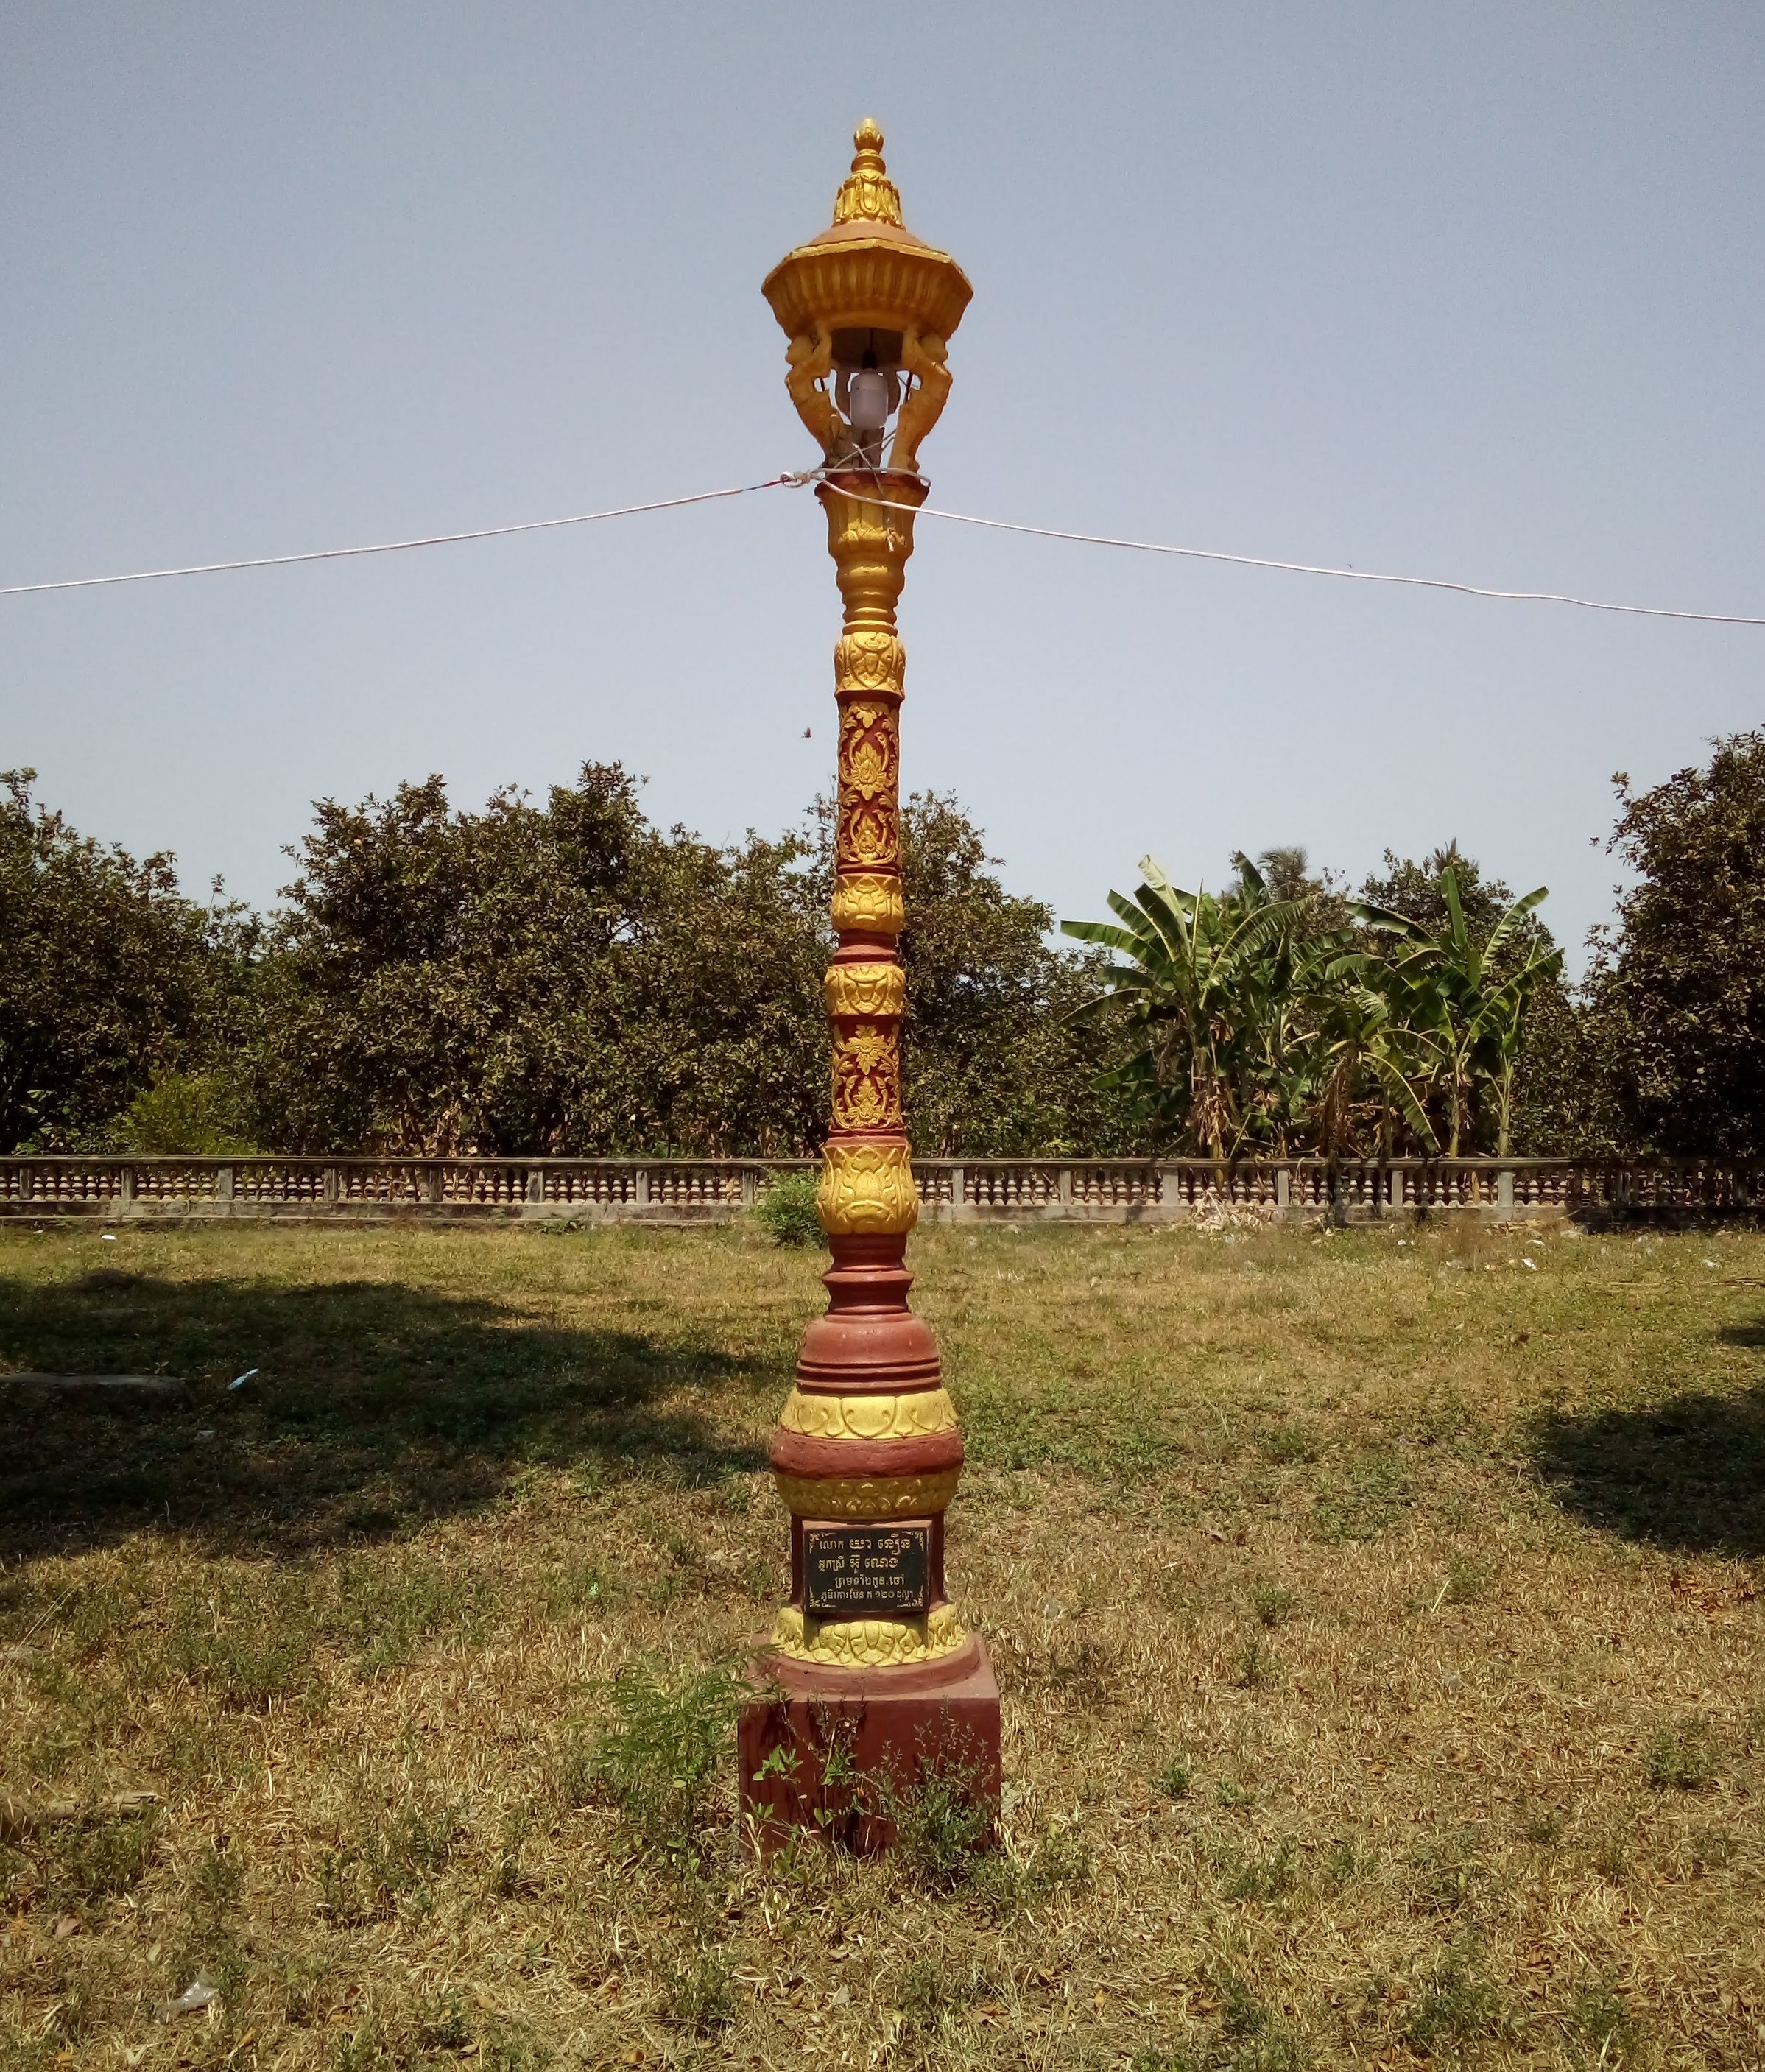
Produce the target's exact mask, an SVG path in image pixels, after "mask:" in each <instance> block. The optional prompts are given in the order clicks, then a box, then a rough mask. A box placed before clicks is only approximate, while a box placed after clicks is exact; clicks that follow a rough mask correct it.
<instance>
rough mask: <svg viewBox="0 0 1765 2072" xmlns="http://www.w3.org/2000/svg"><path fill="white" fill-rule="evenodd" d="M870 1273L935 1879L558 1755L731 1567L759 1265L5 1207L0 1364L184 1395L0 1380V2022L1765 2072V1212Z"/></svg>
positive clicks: (686, 1635) (527, 2051)
mask: <svg viewBox="0 0 1765 2072" xmlns="http://www.w3.org/2000/svg"><path fill="white" fill-rule="evenodd" d="M1528 1252H1529V1253H1530V1255H1531V1256H1533V1259H1534V1260H1536V1262H1537V1264H1536V1268H1533V1269H1528V1268H1525V1267H1524V1266H1522V1265H1521V1264H1519V1263H1518V1262H1519V1261H1520V1259H1521V1258H1522V1257H1523V1256H1524V1255H1525V1254H1526V1253H1528ZM914 1257H915V1264H916V1266H917V1268H918V1270H919V1272H920V1276H921V1279H920V1286H919V1289H918V1300H919V1302H920V1306H921V1307H922V1308H923V1309H924V1310H925V1311H926V1313H928V1315H929V1316H930V1317H931V1318H932V1319H933V1321H934V1322H936V1324H937V1326H938V1327H939V1329H940V1334H941V1336H942V1339H943V1343H944V1352H945V1358H946V1361H947V1363H948V1368H949V1371H950V1375H951V1379H952V1385H953V1387H954V1388H955V1390H956V1392H957V1396H958V1399H959V1401H960V1403H961V1406H962V1408H963V1410H964V1412H965V1417H966V1419H967V1421H968V1424H969V1434H970V1460H971V1464H972V1465H971V1467H970V1470H969V1474H968V1476H967V1478H966V1479H965V1484H964V1489H963V1494H962V1495H961V1497H960V1498H959V1499H958V1503H957V1508H956V1510H955V1511H953V1512H952V1566H953V1574H954V1578H955V1581H956V1583H957V1588H958V1590H959V1593H960V1595H961V1600H962V1601H963V1603H964V1605H965V1609H967V1611H968V1612H969V1614H970V1616H971V1617H972V1618H973V1620H974V1621H975V1622H977V1624H979V1625H980V1626H981V1628H982V1629H983V1630H985V1632H986V1634H988V1636H989V1639H990V1640H991V1642H992V1644H993V1646H994V1656H995V1660H996V1662H997V1664H998V1670H999V1675H1000V1680H1001V1683H1002V1686H1003V1688H1004V1691H1005V1694H1006V1697H1005V1703H1006V1766H1007V1775H1008V1778H1009V1784H1008V1789H1007V1794H1006V1811H1005V1815H1004V1820H1003V1829H1004V1837H1005V1849H1004V1852H1003V1853H1002V1855H1001V1856H997V1857H995V1858H994V1859H992V1860H989V1861H985V1862H983V1863H981V1864H979V1865H978V1866H977V1867H976V1868H975V1870H974V1872H973V1874H972V1875H969V1876H966V1877H961V1876H959V1877H957V1879H956V1881H954V1883H953V1885H952V1883H951V1882H950V1881H948V1879H946V1878H944V1877H940V1875H938V1874H937V1872H936V1865H935V1864H933V1863H932V1861H931V1859H930V1857H929V1856H926V1857H924V1858H922V1861H921V1863H920V1864H918V1865H916V1864H915V1862H914V1861H913V1860H909V1859H908V1858H907V1857H904V1856H903V1857H897V1858H895V1859H894V1860H889V1861H887V1862H883V1863H880V1864H854V1863H851V1862H850V1861H847V1860H842V1859H841V1858H838V1857H837V1856H833V1855H832V1854H831V1853H830V1852H827V1851H825V1850H824V1849H821V1848H809V1849H807V1850H804V1851H803V1852H800V1853H799V1854H798V1855H797V1856H796V1858H795V1859H793V1860H781V1861H780V1863H778V1864H775V1865H774V1866H773V1867H772V1868H771V1870H769V1871H765V1872H763V1871H761V1870H759V1869H757V1868H755V1867H753V1866H752V1865H751V1864H749V1863H747V1861H745V1860H743V1858H742V1857H741V1856H740V1855H739V1852H737V1851H736V1849H735V1848H734V1845H733V1840H732V1837H731V1835H730V1829H729V1824H728V1807H729V1803H730V1796H731V1793H730V1784H731V1781H732V1780H731V1778H730V1774H729V1772H728V1767H727V1764H726V1762H723V1761H722V1760H721V1759H719V1760H718V1762H717V1764H716V1766H715V1769H714V1785H715V1789H714V1790H699V1789H697V1787H696V1786H695V1785H694V1782H693V1778H692V1777H691V1776H688V1777H686V1778H685V1779H684V1780H683V1788H682V1789H681V1791H680V1793H679V1794H678V1796H677V1801H673V1800H669V1799H668V1797H667V1795H666V1794H667V1790H668V1788H669V1786H671V1785H672V1780H671V1779H669V1778H665V1776H664V1778H663V1779H662V1796H661V1797H660V1799H659V1798H658V1797H657V1795H656V1791H655V1790H651V1789H650V1786H652V1785H653V1784H654V1783H655V1782H656V1779H655V1777H654V1775H653V1774H652V1773H649V1772H645V1771H644V1770H642V1766H641V1765H639V1766H638V1767H637V1768H636V1770H632V1769H631V1768H630V1767H629V1766H627V1770H624V1771H621V1770H619V1768H618V1766H617V1765H616V1764H615V1768H614V1770H613V1773H612V1775H611V1786H610V1784H609V1782H608V1778H607V1774H606V1771H605V1764H604V1762H603V1766H602V1769H601V1770H600V1771H599V1772H598V1771H597V1770H596V1766H595V1751H596V1749H597V1748H598V1747H601V1746H603V1744H602V1743H601V1741H599V1738H598V1737H600V1736H602V1735H603V1733H605V1731H606V1729H607V1727H608V1725H609V1724H610V1723H611V1721H612V1720H614V1717H615V1714H614V1710H613V1693H614V1683H613V1679H614V1677H615V1673H616V1672H617V1671H619V1670H620V1669H621V1668H627V1669H630V1668H636V1669H639V1670H641V1671H649V1672H654V1673H655V1674H656V1675H659V1676H660V1684H659V1685H658V1686H657V1687H656V1688H658V1689H660V1691H662V1692H663V1693H664V1696H662V1697H660V1698H658V1699H657V1700H656V1704H657V1705H658V1706H660V1708H662V1711H663V1712H664V1722H663V1724H664V1729H666V1727H667V1726H668V1725H669V1720H672V1723H673V1725H674V1726H676V1727H678V1726H680V1725H681V1724H682V1722H683V1721H684V1722H685V1725H687V1726H689V1727H690V1726H693V1725H695V1724H696V1725H701V1726H704V1727H705V1728H706V1729H707V1730H709V1731H714V1729H715V1728H716V1726H717V1723H718V1702H717V1700H716V1696H715V1694H714V1692H709V1691H707V1692H702V1693H701V1699H700V1701H699V1702H698V1703H697V1705H696V1707H695V1704H694V1702H693V1700H692V1699H691V1697H690V1696H688V1697H687V1698H686V1699H685V1700H681V1701H679V1702H677V1703H676V1704H674V1705H673V1712H672V1714H669V1712H668V1705H669V1700H667V1698H666V1696H665V1693H666V1692H667V1690H668V1689H669V1688H671V1687H670V1686H669V1676H670V1675H675V1676H677V1678H684V1677H688V1676H689V1675H692V1674H693V1673H696V1672H697V1671H701V1670H703V1669H704V1668H705V1667H706V1665H708V1664H712V1663H717V1662H719V1661H723V1662H728V1661H732V1660H734V1659H736V1658H737V1657H738V1656H739V1653H740V1651H741V1649H742V1647H743V1643H744V1641H745V1639H746V1638H747V1636H748V1635H750V1634H752V1633H753V1632H754V1631H755V1629H756V1628H757V1627H759V1626H761V1625H762V1624H763V1622H764V1620H765V1618H766V1617H767V1613H768V1611H769V1609H770V1606H771V1601H772V1597H773V1594H774V1593H775V1591H776V1589H777V1588H778V1586H779V1582H780V1568H781V1553H782V1549H783V1546H784V1531H783V1524H782V1515H781V1514H780V1512H779V1511H777V1509H776V1505H775V1503H774V1502H773V1499H772V1498H771V1495H770V1493H769V1490H768V1488H767V1484H766V1481H765V1478H764V1476H763V1473H762V1471H761V1470H762V1463H763V1447H764V1441H765V1434H766V1431H767V1426H768V1424H769V1422H770V1420H771V1416H772V1414H773V1412H774V1411H775V1410H776V1404H777V1403H778V1401H779V1400H780V1396H781V1394H782V1392H783V1390H784V1387H785V1385H786V1381H787V1378H788V1370H789V1365H790V1361H791V1358H792V1350H793V1348H794V1344H795V1341H796V1335H797V1334H798V1332H799V1330H800V1328H801V1326H802V1323H803V1322H804V1319H805V1318H806V1317H807V1316H808V1314H809V1313H810V1312H811V1309H812V1308H813V1306H814V1298H815V1297H816V1296H817V1294H818V1292H819V1291H818V1290H817V1289H816V1286H815V1284H814V1280H813V1272H814V1268H813V1262H812V1260H811V1259H810V1258H809V1257H808V1256H806V1255H804V1254H800V1253H798V1254H792V1253H788V1252H779V1251H776V1250H774V1249H773V1248H771V1247H770V1246H768V1245H767V1244H765V1243H764V1242H763V1241H762V1240H761V1239H759V1237H758V1236H757V1235H755V1234H754V1233H752V1232H737V1233H718V1234H707V1235H666V1234H651V1235H636V1234H629V1233H608V1234H603V1235H573V1236H549V1235H541V1234H538V1233H535V1232H531V1231H529V1232H525V1233H518V1234H516V1233H509V1234H499V1235H490V1234H448V1233H431V1232H408V1233H401V1232H383V1233H369V1234H351V1233H348V1232H344V1231H298V1230H291V1231H270V1232H263V1233H258V1234H251V1233H246V1232H240V1231H230V1232H228V1231H210V1232H188V1233H171V1232H163V1233H148V1232H134V1231H129V1232H125V1233H124V1234H123V1235H122V1236H121V1238H120V1239H119V1240H118V1241H117V1242H116V1243H114V1244H100V1243H99V1241H98V1240H97V1238H96V1237H95V1236H93V1235H90V1234H73V1235H58V1234H56V1233H47V1234H43V1235H30V1234H27V1233H23V1232H19V1231H9V1232H6V1233H5V1234H4V1235H0V1366H10V1367H47V1368H51V1369H60V1370H63V1371H93V1370H95V1369H105V1368H108V1369H110V1370H112V1371H149V1370H158V1371H170V1372H175V1373H179V1374H183V1375H187V1376H188V1377H189V1378H190V1379H191V1382H192V1383H193V1387H194V1393H195V1403H194V1405H193V1407H192V1408H190V1409H188V1410H173V1411H166V1410H163V1409H161V1410H152V1411H150V1410H134V1411H131V1410H129V1409H127V1408H118V1407H117V1406H114V1405H109V1406H106V1405H93V1404H69V1405H66V1406H61V1407H57V1406H47V1407H43V1406H39V1405H33V1406H31V1408H28V1409H27V1408H20V1407H18V1406H15V1405H13V1404H4V1401H3V1398H0V1404H3V1408H0V1415H3V1416H5V1417H6V1419H7V1420H8V1422H7V1425H6V1449H5V1453H4V1455H3V1456H0V1551H3V1552H4V1555H5V1560H6V1565H5V1568H4V1570H3V1572H0V1717H3V1719H4V1722H5V1732H4V1736H3V1744H0V1792H3V1793H4V1794H6V1796H5V1799H4V1800H3V1801H0V1897H3V1898H4V1901H5V1912H6V1916H7V1917H8V1919H7V1921H6V1927H5V1933H4V1936H3V1938H0V1951H3V1953H4V1955H3V1959H0V2064H4V2065H6V2066H11V2065H14V2064H15V2065H18V2066H39V2065H43V2066H49V2065H55V2064H58V2063H60V2064H67V2063H77V2064H79V2065H81V2066H85V2065H93V2066H142V2067H144V2068H149V2072H151V2069H152V2068H157V2067H160V2066H171V2065H172V2064H175V2063H181V2064H200V2065H204V2066H220V2065H233V2066H252V2065H257V2066H264V2067H269V2066H288V2067H297V2066H298V2067H309V2066H310V2067H319V2066H328V2067H331V2068H334V2072H369V2069H370V2068H378V2067H391V2066H415V2065H429V2064H441V2063H448V2062H459V2063H464V2064H470V2065H471V2066H484V2067H490V2066H496V2067H504V2068H516V2067H528V2066H532V2067H536V2068H537V2067H539V2066H545V2065H548V2064H559V2065H564V2066H585V2067H586V2066H596V2065H599V2064H603V2063H607V2064H614V2065H622V2064H631V2063H645V2064H651V2065H664V2064H678V2065H691V2064H704V2065H714V2064H722V2063H727V2062H734V2063H738V2064H741V2063H748V2064H758V2065H767V2066H779V2067H786V2066H802V2065H806V2064H817V2063H822V2062H825V2063H829V2064H832V2065H841V2064H843V2065H849V2066H872V2065H874V2066H900V2067H907V2066H920V2065H925V2066H940V2067H942V2066H977V2067H978V2066H1026V2067H1035V2068H1040V2067H1043V2066H1048V2067H1055V2066H1058V2067H1062V2068H1065V2067H1080V2066H1094V2067H1103V2066H1135V2067H1138V2068H1139V2072H1157V2068H1162V2067H1166V2066H1192V2067H1196V2068H1199V2067H1203V2066H1233V2067H1237V2068H1240V2072H1290V2068H1291V2072H1297V2068H1298V2067H1301V2066H1308V2065H1313V2064H1315V2065H1319V2066H1327V2065H1335V2064H1348V2063H1357V2064H1358V2063H1377V2064H1388V2065H1398V2066H1401V2065H1405V2064H1409V2063H1413V2062H1419V2061H1422V2060H1426V2059H1430V2058H1432V2059H1434V2060H1436V2061H1463V2062H1475V2063H1484V2064H1491V2065H1505V2064H1510V2063H1512V2064H1520V2063H1525V2064H1541V2065H1559V2064H1560V2065H1564V2066H1581V2065H1588V2066H1592V2065H1596V2064H1599V2063H1601V2062H1604V2063H1607V2064H1612V2063H1616V2062H1623V2063H1627V2064H1634V2065H1659V2066H1756V2065H1759V2064H1761V2063H1762V2062H1765V1927H1762V1923H1765V1903H1762V1902H1765V1875H1762V1873H1765V1824H1762V1819H1761V1807H1762V1799H1761V1795H1760V1794H1761V1790H1762V1787H1765V1665H1762V1660H1761V1652H1760V1641H1761V1638H1762V1634H1765V1589H1762V1585H1765V1562H1762V1556H1765V1400H1762V1395H1761V1390H1760V1381H1759V1359H1760V1347H1761V1346H1765V1326H1761V1324H1760V1322H1759V1319H1760V1318H1761V1315H1762V1313H1765V1297H1762V1295H1761V1293H1760V1290H1761V1289H1765V1240H1761V1239H1759V1238H1756V1237H1754V1236H1751V1235H1745V1236H1720V1237H1714V1238H1713V1237H1709V1236H1692V1237H1662V1238H1659V1239H1656V1238H1653V1237H1651V1238H1649V1239H1646V1240H1645V1241H1641V1242H1639V1241H1637V1240H1635V1239H1632V1238H1628V1237H1626V1238H1603V1239H1602V1238H1568V1237H1553V1238H1550V1239H1547V1240H1545V1241H1544V1242H1534V1243H1533V1244H1531V1245H1529V1246H1523V1245H1522V1244H1521V1242H1520V1239H1519V1238H1518V1237H1516V1236H1513V1235H1508V1234H1505V1233H1498V1234H1492V1235H1487V1236H1476V1235H1469V1234H1466V1235H1454V1234H1451V1233H1445V1234H1441V1235H1428V1236H1425V1237H1423V1238H1422V1239H1421V1240H1420V1241H1419V1242H1417V1243H1414V1244H1405V1245H1404V1246H1403V1247H1401V1248H1400V1247H1399V1246H1398V1245H1397V1243H1396V1242H1395V1240H1394V1239H1393V1237H1391V1236H1389V1235H1372V1234H1368V1235H1358V1234H1345V1235H1343V1234H1339V1235H1332V1236H1330V1237H1327V1238H1322V1237H1314V1236H1312V1235H1302V1234H1275V1235H1266V1236H1258V1237H1254V1238H1248V1239H1247V1238H1244V1237H1238V1238H1236V1239H1232V1240H1230V1241H1228V1240H1227V1239H1207V1238H1202V1237H1198V1236H1195V1235H1166V1234H1162V1233H1153V1232H1121V1231H1110V1232H1106V1233H1088V1232H1084V1231H1069V1230H1057V1231H1042V1232H1035V1231H1030V1232H1026V1233H1024V1234H1022V1235H1012V1234H1010V1233H1006V1232H1002V1231H1001V1232H988V1233H985V1234H982V1235H979V1236H978V1237H976V1238H972V1239H971V1238H969V1236H967V1235H965V1234H964V1233H961V1232H952V1233H940V1234H936V1235H932V1236H930V1237H928V1238H926V1239H922V1240H920V1241H919V1242H918V1243H916V1244H915V1252H914ZM1706 1260H1714V1261H1715V1264H1714V1266H1711V1265H1707V1264H1705V1263H1704V1262H1705V1261H1706ZM252 1366H257V1367H261V1370H262V1372H261V1375H260V1376H259V1377H258V1378H257V1380H256V1381H254V1382H252V1383H247V1384H246V1385H245V1387H244V1388H242V1389H241V1390H240V1391H238V1392H237V1393H235V1394H232V1395H231V1396H229V1395H228V1394H227V1392H226V1391H225V1383H226V1381H227V1380H228V1379H230V1378H231V1376H232V1375H234V1374H236V1373H237V1372H238V1371H241V1370H242V1369H243V1368H245V1367H252ZM204 1433H208V1434H211V1435H212V1436H209V1437H204V1436H202V1435H203V1434H204ZM626 1688H627V1690H629V1689H631V1688H635V1687H632V1686H630V1685H627V1687H626ZM672 1688H679V1687H678V1685H676V1686H675V1687H672ZM665 1740H666V1734H665V1732H664V1741H665ZM670 1760H673V1758H672V1757H671V1758H670ZM681 1766H683V1767H684V1766H685V1757H681ZM646 1778H648V1782H646V1781H645V1780H646ZM143 1791H148V1792H153V1793H155V1794H158V1796H157V1801H156V1803H151V1804H148V1805H146V1806H142V1804H140V1803H138V1802H137V1803H129V1802H127V1801H126V1800H125V1799H123V1797H122V1795H123V1794H130V1793H140V1792H143ZM646 1792H648V1796H647V1797H646V1795H645V1794H646ZM646 1823H647V1824H646ZM930 1839H931V1840H933V1841H935V1840H936V1836H932V1837H931V1838H930ZM58 1931H60V1932H58ZM199 1972H200V1973H201V1974H203V1975H204V1976H206V1977H207V1978H208V1979H212V1981H213V1982H214V1983H215V1984H216V1986H217V1988H219V1995H218V1997H217V1998H216V2000H215V2001H214V2002H213V2004H212V2007H211V2008H209V2009H208V2011H206V2012H195V2013H190V2014H187V2015H183V2016H179V2017H176V2018H174V2019H161V2018H159V2017H160V2014H161V2011H162V2010H163V2008H165V2006H166V2004H167V2003H168V2002H169V2001H170V2000H171V1999H172V1998H173V1996H175V1995H177V1994H178V1993H179V1992H180V1991H181V1990H182V1989H183V1988H185V1987H187V1986H188V1985H189V1984H191V1980H192V1979H193V1978H194V1977H195V1975H197V1974H198V1973H199Z"/></svg>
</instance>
